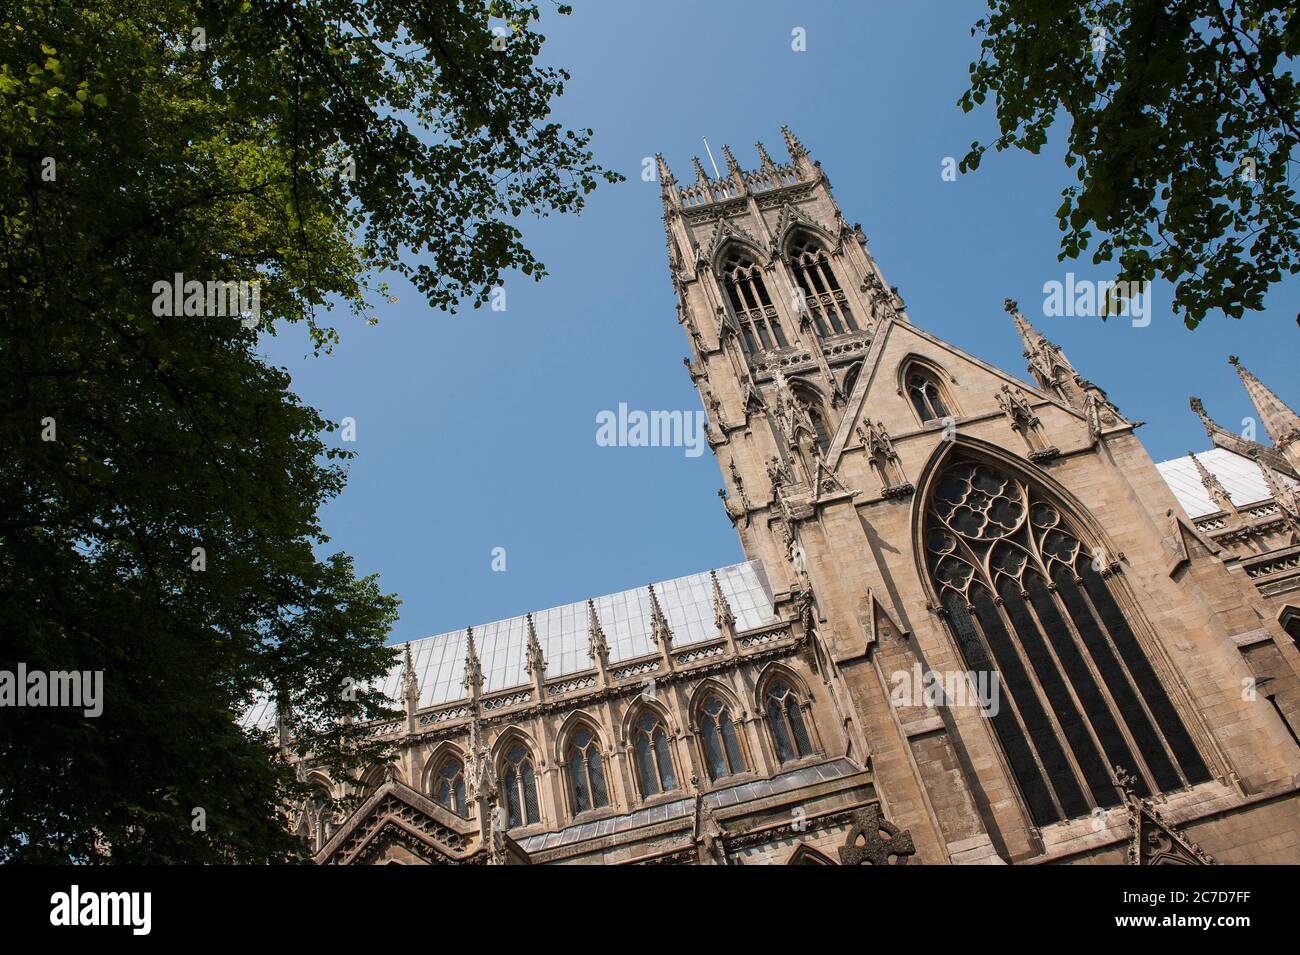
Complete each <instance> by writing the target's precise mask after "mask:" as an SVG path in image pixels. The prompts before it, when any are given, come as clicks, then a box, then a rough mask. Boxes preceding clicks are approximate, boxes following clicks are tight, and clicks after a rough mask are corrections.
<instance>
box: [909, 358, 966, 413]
mask: <svg viewBox="0 0 1300 955" xmlns="http://www.w3.org/2000/svg"><path fill="white" fill-rule="evenodd" d="M903 384H904V387H905V388H906V389H907V397H908V398H909V399H910V400H911V402H912V407H913V408H915V409H916V414H917V417H919V418H920V419H921V422H922V423H923V424H924V423H926V422H930V421H942V420H943V419H944V418H948V417H953V416H955V409H954V406H953V403H952V401H951V400H950V399H949V398H948V395H947V391H946V389H945V388H944V387H943V385H942V384H941V383H940V381H939V376H938V375H936V374H935V373H934V372H933V371H931V370H930V369H929V368H926V367H925V366H923V365H918V364H912V365H909V366H908V368H907V371H906V372H905V373H904V375H903Z"/></svg>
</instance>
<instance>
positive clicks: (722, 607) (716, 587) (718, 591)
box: [709, 570, 736, 632]
mask: <svg viewBox="0 0 1300 955" xmlns="http://www.w3.org/2000/svg"><path fill="white" fill-rule="evenodd" d="M709 579H710V580H711V581H713V622H714V623H716V624H717V625H718V629H719V630H721V631H724V632H725V631H726V629H727V627H729V626H734V625H735V623H736V615H735V614H733V613H732V612H731V605H730V604H728V603H727V595H726V594H724V593H723V592H722V585H721V584H719V583H718V572H717V571H716V570H711V571H709Z"/></svg>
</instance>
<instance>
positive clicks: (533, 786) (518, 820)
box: [501, 743, 541, 829]
mask: <svg viewBox="0 0 1300 955" xmlns="http://www.w3.org/2000/svg"><path fill="white" fill-rule="evenodd" d="M501 790H502V792H503V794H504V795H505V800H506V822H507V824H508V825H509V826H510V828H512V829H513V828H514V827H515V826H522V825H531V824H532V823H534V822H538V821H540V819H541V815H540V813H538V811H537V774H536V773H535V772H534V771H533V758H532V756H531V755H529V753H528V750H527V748H525V747H524V745H523V744H522V743H512V744H511V745H510V748H509V749H508V750H506V758H505V764H504V765H503V767H502V770H501Z"/></svg>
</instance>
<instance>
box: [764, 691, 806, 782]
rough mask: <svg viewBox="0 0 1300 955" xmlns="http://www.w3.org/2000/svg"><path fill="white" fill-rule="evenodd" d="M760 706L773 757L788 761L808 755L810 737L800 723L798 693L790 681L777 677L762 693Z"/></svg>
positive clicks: (802, 722) (800, 712)
mask: <svg viewBox="0 0 1300 955" xmlns="http://www.w3.org/2000/svg"><path fill="white" fill-rule="evenodd" d="M763 705H764V710H765V711H766V713H767V727H768V729H769V730H770V731H771V733H772V742H773V744H774V745H775V746H776V756H777V759H779V760H780V761H781V762H783V763H789V762H793V761H794V760H796V759H802V758H803V757H805V756H810V755H812V752H813V747H812V740H811V739H809V737H808V729H807V727H806V726H805V725H804V721H803V710H802V708H801V707H800V705H799V696H798V694H797V693H795V691H794V689H793V688H792V687H791V686H790V684H789V683H787V682H786V681H785V680H783V679H779V678H778V679H775V680H773V681H772V682H771V683H769V684H768V686H767V690H766V691H765V692H764V694H763Z"/></svg>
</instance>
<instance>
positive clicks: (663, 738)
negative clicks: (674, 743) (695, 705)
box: [632, 709, 677, 797]
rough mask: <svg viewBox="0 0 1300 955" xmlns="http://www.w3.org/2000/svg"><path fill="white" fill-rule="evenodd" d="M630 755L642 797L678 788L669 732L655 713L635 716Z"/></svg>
mask: <svg viewBox="0 0 1300 955" xmlns="http://www.w3.org/2000/svg"><path fill="white" fill-rule="evenodd" d="M632 752H633V754H634V756H635V757H636V769H637V776H638V777H640V782H641V795H642V796H646V797H649V796H657V795H659V794H660V793H664V792H668V791H670V790H673V789H676V788H677V776H676V775H675V774H674V773H673V757H672V753H671V752H670V751H669V748H668V733H667V731H666V730H665V729H664V721H663V718H662V717H661V716H659V714H658V713H656V712H654V710H650V709H647V710H643V711H642V712H641V715H640V716H638V717H637V719H636V724H635V725H634V726H633V729H632Z"/></svg>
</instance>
